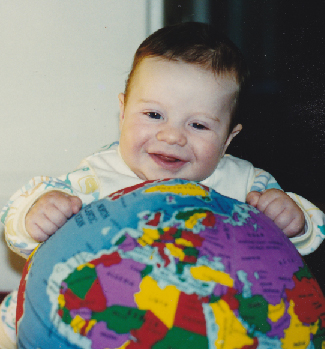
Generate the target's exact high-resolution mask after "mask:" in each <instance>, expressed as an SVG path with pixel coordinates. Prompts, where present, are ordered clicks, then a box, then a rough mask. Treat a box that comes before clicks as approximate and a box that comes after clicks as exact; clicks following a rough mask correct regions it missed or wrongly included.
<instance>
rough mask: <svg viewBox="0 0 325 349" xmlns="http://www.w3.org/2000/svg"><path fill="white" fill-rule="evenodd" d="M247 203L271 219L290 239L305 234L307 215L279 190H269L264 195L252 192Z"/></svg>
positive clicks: (247, 198)
mask: <svg viewBox="0 0 325 349" xmlns="http://www.w3.org/2000/svg"><path fill="white" fill-rule="evenodd" d="M246 201H247V203H248V204H250V205H252V206H254V207H256V208H257V209H258V210H260V211H261V212H263V213H264V214H265V215H266V216H268V217H269V218H271V219H272V220H273V221H274V223H275V224H276V225H277V226H278V227H279V228H280V229H281V230H282V231H283V232H284V233H285V234H286V235H287V236H288V237H290V238H292V237H294V236H300V235H302V234H304V232H305V215H304V213H303V212H302V210H301V209H300V207H299V206H298V205H297V204H296V203H295V202H294V201H293V200H292V199H291V198H290V196H289V195H287V194H286V193H284V192H283V191H281V190H279V189H268V190H265V191H263V192H262V193H261V192H258V191H251V192H250V193H248V195H247V197H246Z"/></svg>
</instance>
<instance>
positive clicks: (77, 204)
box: [70, 196, 82, 214]
mask: <svg viewBox="0 0 325 349" xmlns="http://www.w3.org/2000/svg"><path fill="white" fill-rule="evenodd" d="M70 202H71V204H72V212H73V214H76V213H78V212H79V211H80V210H81V207H82V201H81V199H80V198H79V197H78V196H70Z"/></svg>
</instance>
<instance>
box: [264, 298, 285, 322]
mask: <svg viewBox="0 0 325 349" xmlns="http://www.w3.org/2000/svg"><path fill="white" fill-rule="evenodd" d="M285 310H286V306H285V304H284V301H283V299H281V303H279V304H276V305H272V304H269V307H268V317H269V319H270V320H271V321H272V322H277V321H278V320H279V319H280V318H281V317H282V316H283V315H284V313H285Z"/></svg>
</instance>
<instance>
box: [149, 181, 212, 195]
mask: <svg viewBox="0 0 325 349" xmlns="http://www.w3.org/2000/svg"><path fill="white" fill-rule="evenodd" d="M145 192H146V193H154V192H162V193H172V194H177V195H187V196H203V197H205V196H209V193H208V192H207V191H206V190H204V189H203V188H202V187H201V186H199V185H197V184H195V183H185V184H176V185H165V184H161V185H156V186H154V187H152V188H148V189H146V191H145Z"/></svg>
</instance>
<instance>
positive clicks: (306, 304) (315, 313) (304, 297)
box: [286, 276, 325, 328]
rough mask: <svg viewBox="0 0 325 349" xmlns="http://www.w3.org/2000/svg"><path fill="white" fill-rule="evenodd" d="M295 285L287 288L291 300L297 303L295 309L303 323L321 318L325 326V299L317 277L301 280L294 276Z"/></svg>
mask: <svg viewBox="0 0 325 349" xmlns="http://www.w3.org/2000/svg"><path fill="white" fill-rule="evenodd" d="M293 280H294V282H295V287H294V288H293V289H292V290H289V289H286V294H287V297H288V299H289V300H292V301H293V302H294V303H295V306H294V311H295V313H296V314H297V316H298V319H299V320H300V321H301V322H303V323H308V324H310V323H313V322H315V321H317V320H318V319H319V318H320V319H321V323H322V326H321V327H322V328H324V327H325V299H324V296H323V293H322V291H321V289H320V287H319V285H318V283H317V281H316V280H315V279H308V278H306V277H304V278H302V279H301V280H300V281H299V280H298V279H297V277H296V276H294V277H293Z"/></svg>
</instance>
